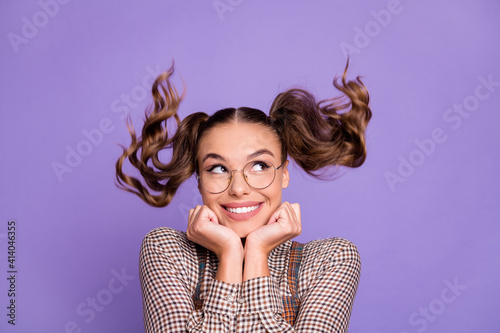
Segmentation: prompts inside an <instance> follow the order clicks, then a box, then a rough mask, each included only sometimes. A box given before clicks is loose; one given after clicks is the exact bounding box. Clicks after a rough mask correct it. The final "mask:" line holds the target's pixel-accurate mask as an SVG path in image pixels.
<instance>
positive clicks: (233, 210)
mask: <svg viewBox="0 0 500 333" xmlns="http://www.w3.org/2000/svg"><path fill="white" fill-rule="evenodd" d="M259 206H260V205H256V206H251V207H238V208H229V207H226V210H228V211H230V212H231V213H235V214H242V213H248V212H251V211H254V210H256V209H257V208H259Z"/></svg>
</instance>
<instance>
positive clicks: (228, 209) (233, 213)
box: [221, 202, 263, 221]
mask: <svg viewBox="0 0 500 333" xmlns="http://www.w3.org/2000/svg"><path fill="white" fill-rule="evenodd" d="M221 206H222V207H223V208H224V212H225V213H226V215H227V216H228V217H229V218H231V219H233V220H237V221H241V220H247V219H249V218H251V217H253V216H255V215H257V213H258V212H259V211H260V210H261V209H262V207H263V203H262V202H249V203H242V204H228V205H221Z"/></svg>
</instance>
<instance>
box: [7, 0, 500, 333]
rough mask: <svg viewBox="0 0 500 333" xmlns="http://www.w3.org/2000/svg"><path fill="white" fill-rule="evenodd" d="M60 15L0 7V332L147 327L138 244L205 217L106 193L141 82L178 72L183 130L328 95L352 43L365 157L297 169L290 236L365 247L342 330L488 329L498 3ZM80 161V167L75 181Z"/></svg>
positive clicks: (120, 8) (494, 226) (187, 189)
mask: <svg viewBox="0 0 500 333" xmlns="http://www.w3.org/2000/svg"><path fill="white" fill-rule="evenodd" d="M60 2H61V3H60V4H59V2H55V0H41V1H40V2H37V1H33V0H30V1H22V2H6V1H4V2H2V4H1V5H0V7H1V10H0V22H1V23H0V29H1V31H0V35H1V36H2V39H1V42H0V48H1V50H0V52H1V57H2V61H1V63H0V66H1V73H2V74H1V77H0V82H1V87H2V89H1V92H0V106H1V121H0V142H1V154H0V165H1V170H2V172H1V173H0V184H1V187H0V191H1V197H0V221H1V226H0V242H1V243H0V249H1V251H0V263H1V264H0V269H1V271H0V318H1V321H0V330H1V331H2V332H44V333H50V332H52V333H60V332H80V331H81V332H141V331H143V323H142V304H141V293H140V285H139V278H138V253H139V247H140V243H141V240H142V238H143V236H144V235H145V234H146V233H147V232H148V231H149V230H151V229H153V228H156V227H159V226H171V227H175V228H178V229H181V230H185V225H186V219H187V211H188V210H189V209H190V208H192V207H194V206H195V205H196V204H199V203H200V202H201V198H200V196H199V194H198V193H196V189H195V186H194V184H195V182H194V181H193V180H190V181H189V182H187V183H186V184H184V185H183V187H182V188H181V190H180V192H179V193H178V195H177V196H176V197H175V199H174V201H173V202H172V203H171V205H170V206H168V207H166V208H152V207H149V206H147V205H146V204H145V203H143V202H142V201H140V199H139V198H138V197H135V196H133V195H132V194H129V193H126V192H124V191H121V190H119V189H118V188H116V187H115V185H114V163H115V161H116V159H117V157H118V156H119V154H120V148H119V146H118V145H117V144H118V143H121V144H128V143H129V142H130V141H129V136H128V132H127V129H126V126H125V124H124V122H123V118H122V117H123V115H127V114H130V115H131V117H132V119H133V121H134V124H135V126H136V129H139V128H140V127H141V124H142V119H143V116H144V113H143V112H144V108H145V107H146V106H147V104H148V103H149V102H150V101H151V98H150V97H149V94H146V93H145V91H146V89H145V88H144V86H145V87H146V88H147V89H149V88H150V86H151V83H152V75H156V74H155V73H157V72H159V71H162V70H165V69H167V68H168V67H169V66H170V63H171V60H172V59H173V58H175V61H176V70H177V73H180V74H181V75H182V77H183V78H184V80H185V81H186V84H187V95H186V99H185V101H184V103H183V104H182V105H181V110H180V113H181V116H182V117H184V116H185V115H187V114H189V113H191V112H195V111H205V112H207V113H212V112H214V111H216V110H218V109H221V108H224V107H238V106H250V107H257V108H260V109H262V110H264V111H266V112H267V111H268V110H269V107H270V105H271V103H272V100H273V98H274V97H275V96H276V95H277V94H278V93H279V92H281V91H283V90H285V89H287V88H291V87H303V88H306V89H310V90H311V91H312V92H313V93H314V94H315V95H316V96H317V97H318V98H327V97H332V96H335V95H336V91H335V90H334V89H333V87H332V85H331V80H332V78H333V76H334V75H335V74H340V73H341V72H342V70H343V68H344V65H345V62H346V57H345V52H343V49H346V48H348V49H350V52H351V55H352V57H351V67H350V71H349V73H350V77H351V78H354V77H355V76H356V75H364V77H365V79H364V82H365V84H366V85H367V87H368V88H369V91H370V94H371V106H372V110H373V113H374V117H373V120H372V121H371V123H370V125H369V130H368V134H367V141H368V158H367V161H366V163H365V165H363V166H362V167H361V168H359V169H355V170H347V172H346V173H345V174H344V175H343V176H342V177H341V178H339V179H338V180H336V181H332V182H320V181H318V180H315V179H311V178H310V177H308V176H306V175H305V174H304V172H302V171H300V170H298V169H297V168H296V167H295V168H292V173H291V176H292V183H291V186H290V187H289V188H288V189H286V190H285V192H284V200H288V201H291V202H298V203H300V204H301V207H302V216H303V226H304V231H303V234H302V235H301V236H300V237H299V240H301V241H308V240H312V239H317V238H326V237H333V236H340V237H344V238H347V239H349V240H351V241H353V242H354V243H355V244H356V245H357V246H358V248H359V251H360V253H361V257H362V276H361V282H360V286H359V289H358V294H357V297H356V300H355V303H354V307H353V313H352V317H351V325H350V330H349V331H350V332H384V333H385V332H395V333H403V332H406V333H410V332H498V331H499V329H500V319H499V318H500V317H499V316H498V313H497V312H498V298H499V297H500V287H499V286H498V278H499V273H500V265H499V260H498V253H500V252H499V248H500V241H499V240H500V238H499V233H500V228H499V226H498V222H499V220H500V219H499V217H500V210H499V207H498V206H499V205H498V201H499V200H498V199H499V177H498V171H497V170H498V166H497V165H496V162H497V161H498V153H499V148H498V142H499V134H498V133H499V131H498V123H499V121H500V115H499V113H498V111H499V106H500V84H499V83H498V82H500V66H499V60H498V59H500V38H499V37H498V32H499V31H500V21H499V20H498V16H499V14H500V3H499V2H498V1H494V0H489V1H486V0H478V1H474V2H472V1H464V0H458V1H457V0H454V1H451V0H447V1H429V0H419V1H417V0H414V1H411V0H401V1H395V0H392V1H385V0H384V1H379V0H376V1H364V2H362V1H349V2H348V1H326V0H322V1H308V2H306V1H264V0H255V1H242V0H220V1H215V2H213V1H211V0H210V1H200V2H196V5H190V4H188V2H180V1H176V2H174V1H167V0H161V1H147V2H133V1H127V2H118V1H114V2H113V3H112V4H111V3H109V2H102V1H68V0H65V1H62V0H60ZM62 2H66V3H62ZM44 4H46V5H44ZM55 4H57V5H55ZM217 4H218V5H219V6H223V5H224V4H225V6H226V7H224V8H223V9H221V11H220V12H219V13H218V12H217V9H216V5H217ZM43 8H45V9H43ZM221 8H222V7H221ZM47 13H48V14H47ZM488 78H489V79H490V80H491V81H493V84H492V85H491V84H490V85H489V86H485V85H484V83H482V82H483V81H484V80H486V81H487V80H488ZM176 80H177V82H178V83H179V82H181V80H180V77H179V76H178V75H177V76H176ZM482 80H483V81H482ZM143 84H144V86H143ZM488 89H489V90H488ZM464 104H465V106H464V107H462V109H463V110H464V111H462V115H460V113H458V112H457V111H454V110H458V108H460V107H461V105H464ZM454 108H455V109H454ZM99 126H101V129H99ZM96 129H99V130H96ZM103 131H105V132H106V133H104V132H103ZM84 133H87V134H88V133H91V134H93V135H94V136H93V141H94V143H92V142H90V141H89V139H87V137H86V135H85V134H84ZM99 133H101V134H99ZM432 133H434V137H433V134H432ZM430 140H433V141H432V142H431V141H430ZM77 149H79V150H80V152H82V154H84V155H86V156H81V159H80V160H77V159H75V157H73V160H70V162H72V166H69V165H68V163H67V161H66V158H67V155H68V154H69V153H68V151H70V150H75V151H76V150H77ZM54 163H56V164H57V163H60V164H59V166H61V165H66V168H67V169H66V171H67V172H64V173H62V174H59V177H58V175H57V173H56V172H55V171H54V168H53V165H54ZM411 163H412V164H413V165H412V164H411ZM398 169H399V170H398ZM69 170H71V172H70V171H69ZM390 179H392V182H391V181H390ZM12 219H14V220H15V221H16V222H17V226H18V230H17V243H16V247H17V248H16V255H17V259H16V260H17V265H18V266H17V269H18V271H19V273H18V274H17V292H18V293H17V298H16V304H17V308H16V310H17V318H16V323H17V325H16V326H15V327H12V326H11V325H8V324H7V319H8V318H7V317H6V313H7V309H6V307H7V305H8V301H9V299H8V297H7V290H8V285H7V280H6V277H7V275H8V274H7V273H6V271H7V266H6V264H7V239H6V232H7V222H8V221H10V220H12ZM116 275H122V279H121V280H117V279H116V277H115V276H116ZM123 275H124V276H123ZM450 285H452V286H453V285H455V287H453V288H451V287H450ZM457 285H458V286H457ZM92 299H95V302H96V305H95V308H92V307H91V304H90V302H92Z"/></svg>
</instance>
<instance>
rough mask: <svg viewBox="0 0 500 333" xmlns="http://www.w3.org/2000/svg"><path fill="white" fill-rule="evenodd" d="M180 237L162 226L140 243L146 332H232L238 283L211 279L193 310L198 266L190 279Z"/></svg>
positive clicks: (140, 267)
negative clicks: (198, 305) (202, 299)
mask: <svg viewBox="0 0 500 333" xmlns="http://www.w3.org/2000/svg"><path fill="white" fill-rule="evenodd" d="M181 237H182V236H181V235H180V234H178V233H177V231H175V230H173V229H169V228H162V230H161V232H156V233H155V232H154V231H153V232H151V233H149V234H148V235H146V237H144V240H143V242H142V247H141V253H140V265H139V271H140V278H141V288H142V295H143V314H144V326H145V331H146V333H166V332H168V333H171V332H174V333H175V332H179V333H180V332H182V333H186V332H232V330H231V329H232V328H233V327H234V326H235V320H236V314H237V311H238V306H237V305H238V304H239V303H238V302H236V299H237V295H238V293H239V289H240V285H239V284H230V283H225V282H223V281H218V280H215V279H214V280H211V284H210V286H209V288H208V292H207V295H206V298H205V300H204V304H203V308H202V309H201V310H195V308H194V304H193V300H192V294H193V291H194V284H195V281H196V277H197V274H198V267H197V263H196V264H194V266H196V267H194V268H196V269H195V277H194V279H193V278H192V277H190V274H189V272H188V269H189V268H190V267H189V263H187V262H186V255H185V254H183V249H182V245H183V242H184V240H182V239H181ZM189 259H191V258H189ZM191 268H192V267H191ZM190 279H191V280H193V281H191V280H190Z"/></svg>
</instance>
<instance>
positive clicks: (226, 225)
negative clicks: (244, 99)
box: [187, 123, 302, 283]
mask: <svg viewBox="0 0 500 333" xmlns="http://www.w3.org/2000/svg"><path fill="white" fill-rule="evenodd" d="M263 150H268V151H267V152H263V153H261V154H259V155H258V156H252V157H250V155H251V154H254V153H255V152H258V151H261V152H262V151H263ZM216 155H217V156H216ZM206 156H209V157H208V158H206V159H205V160H204V158H205V157H206ZM197 158H198V161H200V162H199V163H200V165H199V168H200V170H203V169H204V168H205V167H207V166H210V165H214V164H222V165H223V166H224V167H225V168H227V169H228V170H241V169H243V167H244V166H245V165H246V164H247V163H248V162H250V161H259V160H265V161H270V162H272V163H273V164H274V165H275V166H279V165H280V164H281V145H280V142H279V140H278V138H277V137H276V135H275V134H274V133H273V132H272V131H271V130H270V129H269V128H267V127H265V126H262V125H257V124H247V123H232V124H224V125H219V126H217V127H215V128H213V129H212V130H211V131H209V132H208V133H206V134H205V135H204V136H203V138H202V139H201V141H200V143H199V146H198V152H197ZM287 167H288V161H286V162H285V164H283V166H282V167H281V168H279V169H278V170H276V178H275V179H274V181H273V183H272V184H271V185H270V186H269V187H267V188H265V189H254V188H252V187H250V186H249V185H248V184H247V183H246V182H245V180H244V178H243V174H242V172H239V171H235V172H234V173H233V179H232V181H231V184H230V185H229V188H228V189H226V190H225V191H224V192H222V193H218V194H213V193H209V192H207V191H206V190H205V189H204V188H203V187H202V186H201V185H199V186H198V188H199V191H200V194H201V196H202V199H203V203H204V205H203V206H196V207H195V208H193V209H191V210H190V211H189V218H188V228H187V236H188V239H190V240H191V241H193V242H195V243H198V244H200V245H202V246H203V247H205V248H207V249H209V250H211V251H212V252H214V253H215V254H216V255H217V257H218V258H219V268H218V270H217V275H216V279H218V280H220V281H224V282H227V283H241V282H242V281H246V280H249V279H253V278H256V277H261V276H269V275H270V274H269V266H268V263H267V258H268V256H269V253H270V252H271V251H272V249H274V248H275V247H276V246H278V245H280V244H282V243H284V242H286V241H287V240H290V239H292V238H294V237H296V236H298V235H300V233H301V231H302V227H301V220H300V207H299V204H297V203H294V204H290V203H289V202H283V203H282V202H281V200H282V190H283V189H284V188H286V187H287V186H288V183H289V181H290V176H289V172H288V168H287ZM246 201H257V202H261V205H262V207H261V208H260V211H259V212H258V213H257V214H256V215H255V216H253V217H251V218H249V219H246V220H242V221H236V220H233V219H232V218H230V217H228V216H227V215H226V213H225V212H224V210H225V208H224V207H223V205H224V204H227V203H231V202H246Z"/></svg>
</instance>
